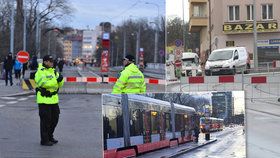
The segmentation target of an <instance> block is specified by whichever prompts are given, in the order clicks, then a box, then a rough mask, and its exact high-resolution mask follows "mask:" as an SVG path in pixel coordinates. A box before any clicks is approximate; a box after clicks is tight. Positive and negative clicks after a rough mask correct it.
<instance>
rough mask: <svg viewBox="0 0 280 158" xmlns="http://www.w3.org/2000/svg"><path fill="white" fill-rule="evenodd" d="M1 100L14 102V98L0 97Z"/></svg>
mask: <svg viewBox="0 0 280 158" xmlns="http://www.w3.org/2000/svg"><path fill="white" fill-rule="evenodd" d="M1 99H3V100H14V99H16V98H15V97H1Z"/></svg>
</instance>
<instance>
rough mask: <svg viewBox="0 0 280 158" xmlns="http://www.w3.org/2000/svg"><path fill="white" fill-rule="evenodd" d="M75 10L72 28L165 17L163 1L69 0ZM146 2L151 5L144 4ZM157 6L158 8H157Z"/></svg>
mask: <svg viewBox="0 0 280 158" xmlns="http://www.w3.org/2000/svg"><path fill="white" fill-rule="evenodd" d="M69 1H70V2H71V3H72V6H73V7H74V8H75V12H74V17H73V19H72V22H71V23H69V25H70V26H72V27H73V28H79V29H85V28H87V26H89V28H94V27H95V26H97V25H99V23H100V22H104V21H108V22H111V23H112V24H113V25H119V24H120V23H121V22H122V21H123V20H125V19H129V18H130V19H136V18H137V17H146V18H147V19H148V20H149V21H154V19H155V18H156V17H157V15H158V7H159V14H160V16H165V13H166V11H165V0H69ZM146 2H149V3H153V4H145V3H146ZM157 5H158V7H157Z"/></svg>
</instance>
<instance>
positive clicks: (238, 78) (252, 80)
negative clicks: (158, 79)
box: [181, 75, 279, 84]
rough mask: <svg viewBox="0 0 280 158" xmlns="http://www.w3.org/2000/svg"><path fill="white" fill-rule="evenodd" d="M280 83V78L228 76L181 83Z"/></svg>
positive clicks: (206, 77) (209, 77) (182, 80)
mask: <svg viewBox="0 0 280 158" xmlns="http://www.w3.org/2000/svg"><path fill="white" fill-rule="evenodd" d="M275 82H279V76H275V77H267V76H246V77H244V76H243V77H242V76H241V75H236V76H234V75H228V76H196V77H186V78H182V79H181V83H185V84H210V83H214V84H215V83H220V84H226V83H247V84H266V83H275Z"/></svg>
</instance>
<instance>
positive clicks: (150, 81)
mask: <svg viewBox="0 0 280 158" xmlns="http://www.w3.org/2000/svg"><path fill="white" fill-rule="evenodd" d="M117 80H118V79H117V78H115V77H104V78H103V81H102V77H64V81H65V82H86V83H100V82H106V83H115V82H117ZM145 82H146V83H147V84H160V85H165V83H166V81H165V80H160V79H154V78H145Z"/></svg>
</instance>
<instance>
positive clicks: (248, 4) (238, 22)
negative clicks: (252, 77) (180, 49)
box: [189, 0, 280, 63]
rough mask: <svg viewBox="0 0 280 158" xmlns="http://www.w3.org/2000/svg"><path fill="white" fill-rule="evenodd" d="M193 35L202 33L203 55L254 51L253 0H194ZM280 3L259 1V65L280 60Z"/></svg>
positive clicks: (204, 58) (276, 0) (191, 6)
mask: <svg viewBox="0 0 280 158" xmlns="http://www.w3.org/2000/svg"><path fill="white" fill-rule="evenodd" d="M189 3H190V21H189V25H190V27H189V28H190V29H189V30H190V32H200V50H201V52H200V54H201V60H202V62H205V61H206V60H207V58H208V55H209V53H210V52H211V51H213V50H215V49H219V48H225V47H236V46H242V47H246V49H247V51H248V52H249V53H250V56H251V59H252V56H253V50H254V36H253V11H254V7H253V0H235V1H231V0H190V1H189ZM279 14H280V1H279V0H256V21H257V47H258V61H259V63H261V62H272V61H273V60H280V51H279V47H280V29H279V21H280V16H279Z"/></svg>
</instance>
